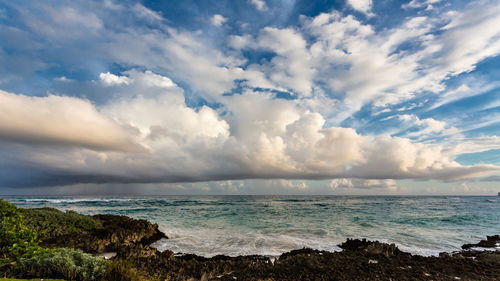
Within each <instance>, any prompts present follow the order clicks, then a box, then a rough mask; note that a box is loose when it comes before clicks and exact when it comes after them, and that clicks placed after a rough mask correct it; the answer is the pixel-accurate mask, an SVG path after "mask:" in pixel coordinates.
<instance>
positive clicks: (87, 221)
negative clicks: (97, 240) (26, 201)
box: [23, 208, 100, 238]
mask: <svg viewBox="0 0 500 281" xmlns="http://www.w3.org/2000/svg"><path fill="white" fill-rule="evenodd" d="M23 213H24V216H25V218H26V224H27V225H28V226H29V227H30V228H32V229H34V230H36V231H37V232H38V233H39V234H40V236H41V238H53V237H57V236H60V235H64V234H72V233H80V232H83V231H89V230H92V229H95V228H97V227H99V225H100V223H99V221H97V220H95V219H93V218H92V217H90V216H86V215H81V214H78V213H77V212H75V211H66V212H62V211H59V210H57V209H54V208H34V209H24V210H23Z"/></svg>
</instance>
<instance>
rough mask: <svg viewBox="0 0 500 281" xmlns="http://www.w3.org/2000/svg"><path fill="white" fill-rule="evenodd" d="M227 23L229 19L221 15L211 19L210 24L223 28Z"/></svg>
mask: <svg viewBox="0 0 500 281" xmlns="http://www.w3.org/2000/svg"><path fill="white" fill-rule="evenodd" d="M226 21H227V18H225V17H224V16H223V15H219V14H215V15H213V16H212V18H211V19H210V22H211V23H212V24H213V25H214V26H216V27H221V26H222V25H223V24H224V23H225V22H226Z"/></svg>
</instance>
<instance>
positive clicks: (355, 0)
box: [347, 0, 373, 15]
mask: <svg viewBox="0 0 500 281" xmlns="http://www.w3.org/2000/svg"><path fill="white" fill-rule="evenodd" d="M347 4H349V6H351V7H352V8H353V9H354V10H357V11H360V12H362V13H365V14H367V15H371V13H370V11H371V9H372V5H373V2H372V0H347Z"/></svg>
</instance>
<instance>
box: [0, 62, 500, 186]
mask: <svg viewBox="0 0 500 281" xmlns="http://www.w3.org/2000/svg"><path fill="white" fill-rule="evenodd" d="M128 73H131V72H128ZM145 73H146V74H145ZM147 73H148V72H144V73H142V75H147ZM150 75H156V74H154V73H150ZM153 77H154V76H153ZM160 78H161V77H160ZM134 81H135V80H134ZM127 87H129V88H130V90H133V91H138V92H137V93H136V95H132V97H131V98H128V99H122V100H116V101H113V102H111V103H109V104H107V105H105V106H103V107H102V108H100V109H99V111H97V110H96V109H95V108H94V107H93V106H92V105H91V104H90V103H89V102H88V101H85V100H81V99H77V98H69V97H56V96H48V97H43V98H31V97H25V96H17V95H13V94H8V93H3V95H2V98H3V99H4V100H3V102H2V103H1V104H2V105H6V106H5V107H6V109H8V108H19V106H16V102H17V103H18V104H19V103H22V104H23V105H24V106H25V108H29V110H28V109H27V110H26V111H22V112H18V113H15V112H11V111H12V110H6V109H4V110H3V111H2V112H7V113H8V114H7V115H4V116H1V118H0V120H4V121H5V122H3V123H2V127H0V131H1V132H2V137H3V138H4V140H9V141H15V142H23V143H27V144H30V143H31V144H32V143H36V142H39V143H51V144H52V145H57V144H68V145H71V146H70V147H69V149H66V150H61V149H59V150H54V149H55V148H54V149H48V150H44V149H39V148H37V147H36V146H28V147H24V148H23V150H24V152H23V155H24V156H23V157H28V158H29V161H30V162H31V163H34V164H36V165H38V166H40V167H43V171H45V172H44V173H45V174H48V175H49V176H47V177H48V178H49V179H50V175H51V174H52V173H54V174H55V175H57V182H58V183H64V180H67V181H69V183H71V181H76V182H82V181H83V182H88V183H92V182H96V183H98V182H136V183H145V182H180V181H205V180H223V179H225V180H232V179H251V178H267V179H280V178H282V179H283V178H284V179H328V178H345V177H349V178H366V179H400V178H418V179H428V178H436V179H447V180H449V179H457V178H467V177H472V176H478V175H482V174H485V173H488V172H491V171H495V170H498V167H497V166H492V165H489V166H488V165H477V166H462V165H460V164H458V163H457V162H455V161H453V155H452V154H450V153H449V151H446V150H445V149H444V148H443V147H440V146H433V145H426V144H421V143H412V142H411V141H410V140H409V139H405V138H395V137H390V136H380V137H369V136H363V135H360V134H358V133H357V132H356V131H355V130H354V129H351V128H341V127H325V120H324V118H323V117H322V116H321V115H320V114H318V113H315V112H311V111H309V110H308V109H306V108H304V107H302V106H301V105H299V104H297V103H296V102H295V101H293V100H283V99H274V98H273V94H271V93H262V92H252V91H248V92H247V93H245V94H243V95H234V96H228V97H226V99H225V100H224V101H223V106H224V112H225V113H224V114H223V115H221V114H220V113H219V112H217V111H215V110H213V109H211V108H209V107H207V106H203V107H200V108H199V109H193V108H190V107H188V106H187V105H186V104H185V102H184V96H183V94H182V91H180V90H179V89H178V88H176V86H174V90H172V89H170V88H164V89H165V91H164V92H163V94H157V95H153V96H143V95H141V94H140V93H141V92H143V91H144V89H147V88H142V89H143V90H140V88H136V87H137V86H134V85H133V83H132V84H131V85H129V86H127ZM143 87H146V86H143ZM26 105H28V107H26ZM47 108H49V109H50V110H49V111H48V112H47V111H46V110H47ZM7 116H15V117H16V120H17V123H15V124H12V123H10V122H7V121H8V120H10V119H8V117H7ZM35 120H36V121H35ZM40 120H41V121H42V122H40ZM34 124H36V126H35V125H34ZM40 124H41V125H42V128H43V130H38V129H39V128H40ZM130 139H134V140H135V141H136V142H137V143H138V144H136V143H134V142H131V141H129V142H127V140H130ZM138 147H145V148H147V150H148V153H142V154H141V153H139V154H137V153H135V154H131V153H128V152H119V151H120V150H125V151H127V150H132V151H133V150H134V149H138ZM89 149H90V150H89ZM106 149H111V150H114V151H110V152H107V151H106ZM51 169H52V170H53V171H52V172H51ZM62 175H66V176H62ZM54 177H55V176H54ZM46 180H47V179H46ZM61 181H62V182H61ZM371 183H372V184H373V185H374V186H376V184H374V182H371ZM294 185H295V184H294ZM288 187H289V188H291V186H288ZM295 187H296V189H297V190H301V189H304V188H306V186H305V185H295Z"/></svg>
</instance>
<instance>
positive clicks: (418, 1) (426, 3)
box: [402, 0, 441, 10]
mask: <svg viewBox="0 0 500 281" xmlns="http://www.w3.org/2000/svg"><path fill="white" fill-rule="evenodd" d="M439 2H441V0H411V1H410V2H409V3H407V4H404V5H403V6H402V8H403V9H408V8H423V7H426V9H427V10H430V9H432V8H433V6H432V5H433V4H436V3H439Z"/></svg>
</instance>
